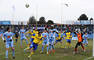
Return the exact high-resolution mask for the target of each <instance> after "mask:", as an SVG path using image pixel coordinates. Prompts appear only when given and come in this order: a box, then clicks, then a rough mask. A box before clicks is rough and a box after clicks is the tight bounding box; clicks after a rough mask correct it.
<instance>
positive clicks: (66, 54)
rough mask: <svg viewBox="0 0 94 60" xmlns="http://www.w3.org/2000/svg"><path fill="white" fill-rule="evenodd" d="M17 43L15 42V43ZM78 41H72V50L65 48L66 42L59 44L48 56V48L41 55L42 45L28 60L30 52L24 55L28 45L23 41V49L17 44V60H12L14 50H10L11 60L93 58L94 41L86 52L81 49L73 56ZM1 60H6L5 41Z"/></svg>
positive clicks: (0, 45) (0, 42)
mask: <svg viewBox="0 0 94 60" xmlns="http://www.w3.org/2000/svg"><path fill="white" fill-rule="evenodd" d="M14 42H15V41H14ZM76 42H77V41H72V48H67V47H66V48H63V47H65V46H66V44H65V43H66V41H65V40H63V43H62V44H60V43H57V44H56V45H55V53H54V54H53V53H52V54H50V55H47V54H46V48H45V50H44V53H43V54H40V51H41V45H39V47H38V49H37V50H36V52H35V54H34V55H33V56H32V57H31V58H30V59H28V57H27V56H28V55H29V54H30V51H27V52H26V53H24V48H26V43H25V41H23V48H20V40H18V42H17V44H15V57H16V58H15V59H12V50H11V49H9V60H85V59H87V58H89V57H91V56H92V48H93V40H92V39H89V40H88V42H89V44H88V46H87V47H85V48H86V52H83V51H82V49H81V47H79V49H78V51H79V52H78V54H75V55H74V54H73V51H74V47H75V44H76ZM0 60H5V44H4V42H3V40H1V39H0ZM89 60H94V59H89Z"/></svg>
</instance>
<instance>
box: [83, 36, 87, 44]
mask: <svg viewBox="0 0 94 60" xmlns="http://www.w3.org/2000/svg"><path fill="white" fill-rule="evenodd" d="M87 38H88V35H83V39H84V40H83V44H85V43H87V44H88V41H87Z"/></svg>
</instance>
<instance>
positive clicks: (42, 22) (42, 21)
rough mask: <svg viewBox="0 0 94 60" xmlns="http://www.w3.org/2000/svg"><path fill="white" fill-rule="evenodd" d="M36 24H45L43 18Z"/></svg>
mask: <svg viewBox="0 0 94 60" xmlns="http://www.w3.org/2000/svg"><path fill="white" fill-rule="evenodd" d="M38 23H39V24H46V21H45V17H40V19H39V21H38Z"/></svg>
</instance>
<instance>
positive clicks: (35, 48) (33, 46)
mask: <svg viewBox="0 0 94 60" xmlns="http://www.w3.org/2000/svg"><path fill="white" fill-rule="evenodd" d="M30 48H33V50H34V51H35V50H37V48H38V44H35V43H34V42H32V44H31V45H30Z"/></svg>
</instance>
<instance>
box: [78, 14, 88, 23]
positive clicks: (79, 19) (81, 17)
mask: <svg viewBox="0 0 94 60" xmlns="http://www.w3.org/2000/svg"><path fill="white" fill-rule="evenodd" d="M86 20H88V17H87V15H86V14H82V15H81V16H80V17H79V18H78V21H80V22H81V21H86Z"/></svg>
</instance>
